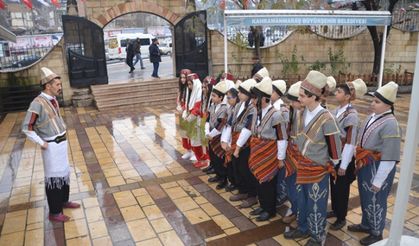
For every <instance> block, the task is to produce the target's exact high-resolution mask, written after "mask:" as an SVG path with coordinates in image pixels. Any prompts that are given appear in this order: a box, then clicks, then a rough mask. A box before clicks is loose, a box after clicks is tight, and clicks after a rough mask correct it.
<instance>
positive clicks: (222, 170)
mask: <svg viewBox="0 0 419 246" xmlns="http://www.w3.org/2000/svg"><path fill="white" fill-rule="evenodd" d="M208 149H209V156H210V161H211V165H212V166H213V167H214V171H215V174H216V175H217V176H218V177H220V178H223V179H226V178H227V168H226V167H225V166H224V158H220V157H218V156H217V155H216V154H215V153H214V151H213V150H212V148H211V145H209V148H208Z"/></svg>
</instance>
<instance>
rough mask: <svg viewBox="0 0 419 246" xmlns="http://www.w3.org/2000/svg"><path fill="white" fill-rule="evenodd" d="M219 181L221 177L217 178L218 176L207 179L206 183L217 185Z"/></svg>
mask: <svg viewBox="0 0 419 246" xmlns="http://www.w3.org/2000/svg"><path fill="white" fill-rule="evenodd" d="M220 181H222V179H221V177H218V176H214V177H211V178H209V179H208V182H210V183H218V182H220Z"/></svg>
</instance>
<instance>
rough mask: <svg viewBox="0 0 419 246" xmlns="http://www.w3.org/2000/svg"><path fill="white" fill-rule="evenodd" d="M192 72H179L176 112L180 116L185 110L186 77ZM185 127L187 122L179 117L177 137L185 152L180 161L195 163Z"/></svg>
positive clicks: (187, 70) (184, 70)
mask: <svg viewBox="0 0 419 246" xmlns="http://www.w3.org/2000/svg"><path fill="white" fill-rule="evenodd" d="M191 73H192V71H191V70H189V69H182V70H180V77H179V92H178V97H177V107H176V110H177V112H178V113H179V114H180V116H182V114H183V112H184V111H185V110H186V100H187V99H186V93H187V91H188V83H187V82H186V81H187V77H188V75H189V74H191ZM186 125H187V122H186V121H185V120H184V119H183V117H179V128H180V129H179V135H180V137H181V138H182V146H183V148H184V149H185V150H186V153H185V154H183V155H182V159H185V160H186V159H189V160H191V161H196V157H195V155H194V153H193V151H192V147H191V141H190V139H189V138H188V137H187V136H186Z"/></svg>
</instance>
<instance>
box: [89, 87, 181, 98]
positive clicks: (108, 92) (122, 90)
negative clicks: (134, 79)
mask: <svg viewBox="0 0 419 246" xmlns="http://www.w3.org/2000/svg"><path fill="white" fill-rule="evenodd" d="M167 90H170V91H177V90H178V85H177V84H175V85H171V84H166V85H162V84H158V85H138V86H130V87H126V88H124V87H118V88H110V89H101V90H100V91H97V90H94V91H93V92H92V94H93V95H95V97H109V96H113V95H122V94H124V93H130V94H132V93H141V92H155V91H162V92H164V91H167Z"/></svg>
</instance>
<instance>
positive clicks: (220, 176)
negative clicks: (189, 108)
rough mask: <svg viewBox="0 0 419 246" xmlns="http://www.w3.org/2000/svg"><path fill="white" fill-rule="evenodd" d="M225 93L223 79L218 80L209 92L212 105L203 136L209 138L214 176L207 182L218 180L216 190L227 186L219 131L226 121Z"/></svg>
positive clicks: (225, 86)
mask: <svg viewBox="0 0 419 246" xmlns="http://www.w3.org/2000/svg"><path fill="white" fill-rule="evenodd" d="M226 93H227V84H226V82H225V81H222V82H219V83H218V84H217V85H216V86H214V88H213V89H212V92H211V101H212V105H211V106H210V109H209V111H208V118H207V122H206V124H205V136H206V137H207V139H208V140H209V155H210V160H211V165H212V166H213V167H214V170H215V176H214V177H211V178H209V179H208V182H210V183H214V182H218V185H217V186H216V189H217V190H220V189H223V188H225V187H226V186H227V169H226V167H225V166H224V161H225V159H224V155H225V150H224V149H223V148H221V131H222V130H223V128H224V125H225V124H226V122H227V105H226V104H225V103H223V100H224V97H225V94H226Z"/></svg>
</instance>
